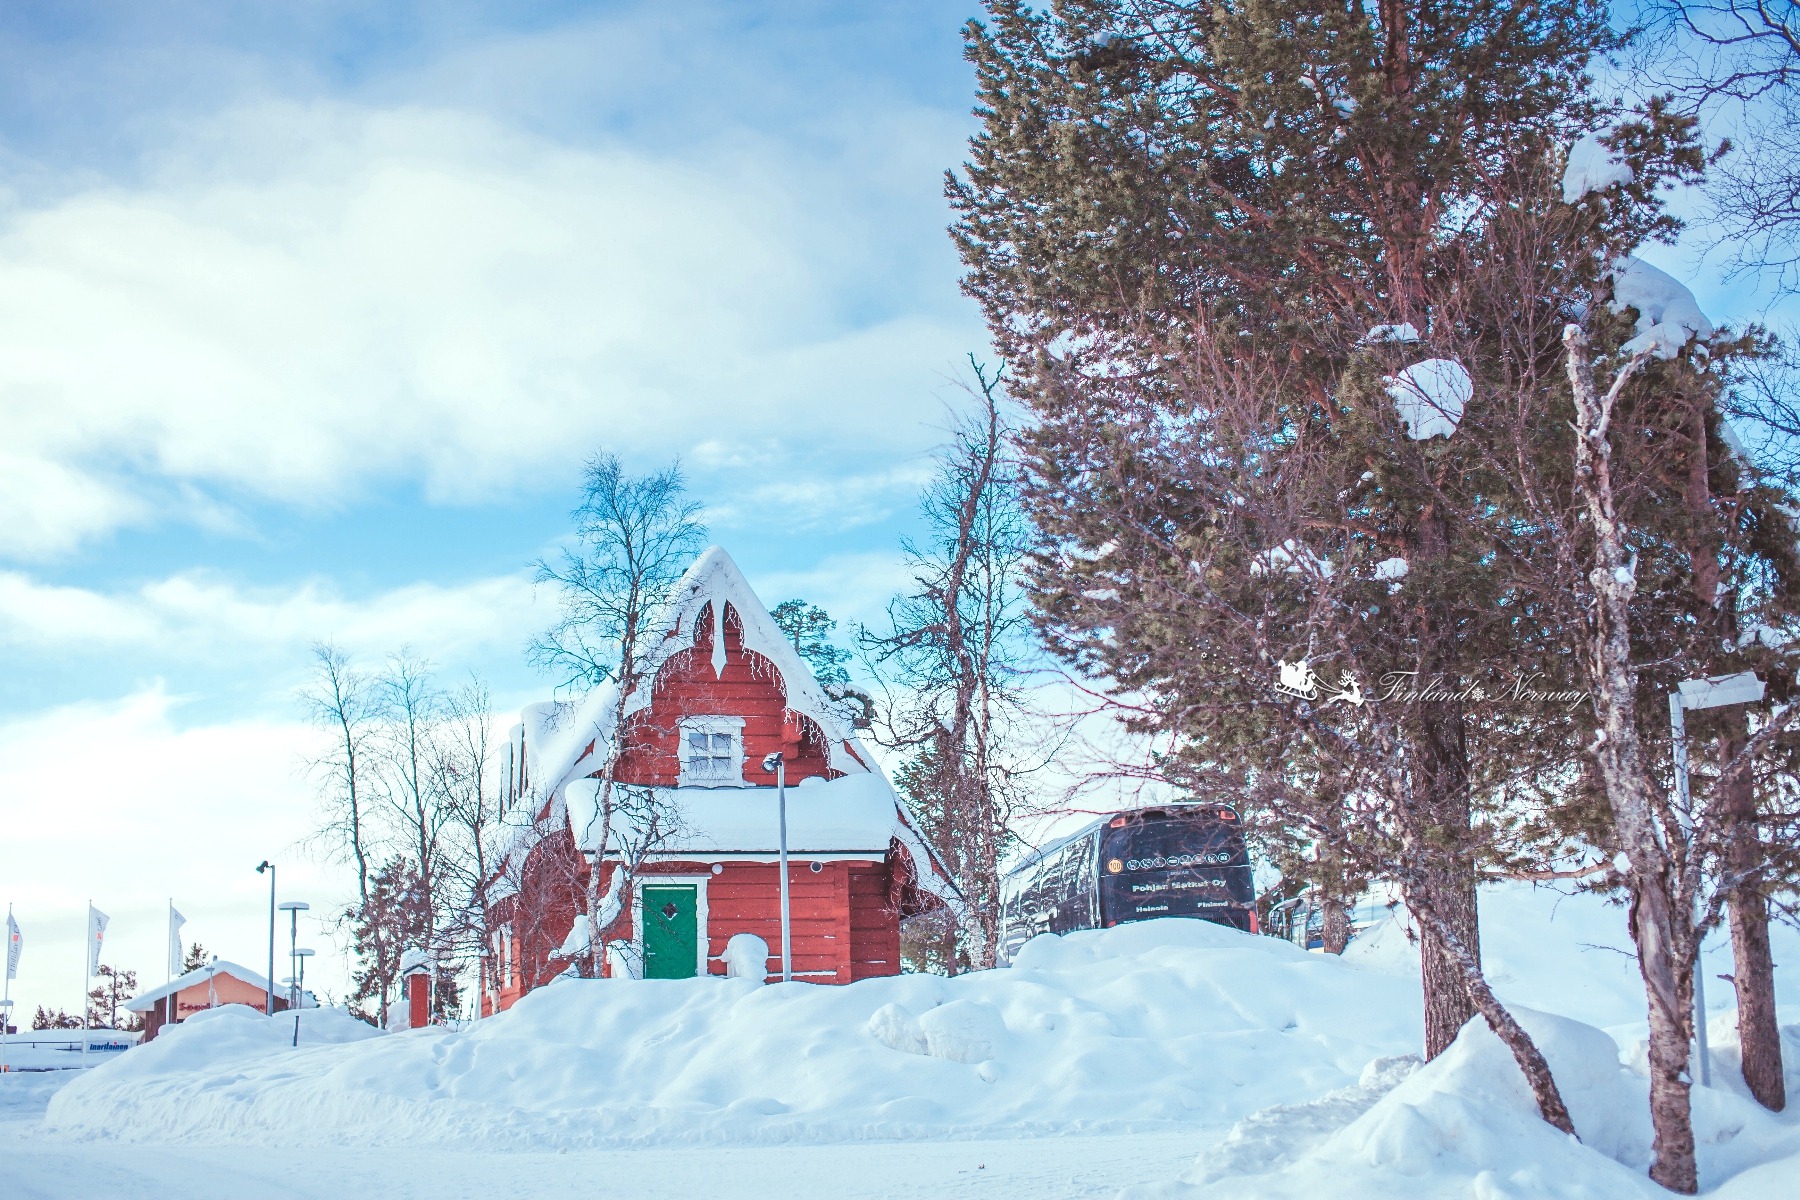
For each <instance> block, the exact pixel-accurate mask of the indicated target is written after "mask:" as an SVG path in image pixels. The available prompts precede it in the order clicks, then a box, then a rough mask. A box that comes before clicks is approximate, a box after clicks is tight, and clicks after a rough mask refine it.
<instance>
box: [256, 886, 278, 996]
mask: <svg viewBox="0 0 1800 1200" xmlns="http://www.w3.org/2000/svg"><path fill="white" fill-rule="evenodd" d="M264 871H267V872H268V873H269V974H268V984H269V999H268V1008H267V1009H265V1010H264V1012H265V1015H267V1016H271V1017H272V1016H274V1015H275V864H274V863H272V862H270V861H269V860H268V859H266V858H265V859H263V860H262V865H261V866H259V867H257V868H256V873H257V874H258V875H261V874H262V873H263V872H264Z"/></svg>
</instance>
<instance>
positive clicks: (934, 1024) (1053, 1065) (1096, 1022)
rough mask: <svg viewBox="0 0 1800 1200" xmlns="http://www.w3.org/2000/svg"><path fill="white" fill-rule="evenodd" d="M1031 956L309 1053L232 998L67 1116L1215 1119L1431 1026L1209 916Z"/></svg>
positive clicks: (595, 1130) (377, 1140)
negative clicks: (941, 971) (956, 971)
mask: <svg viewBox="0 0 1800 1200" xmlns="http://www.w3.org/2000/svg"><path fill="white" fill-rule="evenodd" d="M1017 964H1018V965H1016V966H1014V967H1012V968H1010V969H1004V970H995V971H979V972H973V973H970V974H967V975H961V976H957V977H956V978H953V979H945V978H942V977H939V976H931V975H905V976H899V977H894V978H886V979H871V980H864V981H862V982H860V983H855V984H851V985H849V986H846V987H824V986H818V985H813V984H803V983H792V984H781V983H775V984H770V985H767V986H763V987H757V986H755V985H754V984H753V983H752V982H751V981H748V980H739V979H719V978H708V979H686V980H616V979H615V980H581V979H568V980H563V981H559V982H557V983H553V984H551V985H549V986H547V987H544V988H540V989H539V990H537V991H535V992H533V993H532V994H531V995H529V996H527V997H526V998H525V999H524V1000H522V1001H521V1002H520V1003H518V1004H517V1005H515V1006H514V1007H513V1008H512V1009H510V1010H509V1011H507V1012H506V1013H504V1014H502V1015H500V1016H498V1017H494V1018H491V1019H489V1020H484V1021H479V1022H476V1023H473V1024H471V1025H469V1026H466V1027H464V1028H461V1029H456V1030H449V1029H441V1028H433V1029H420V1030H412V1031H409V1032H406V1033H401V1034H392V1035H388V1036H377V1037H372V1038H369V1039H368V1040H365V1041H361V1042H357V1043H355V1044H346V1045H318V1044H313V1043H311V1042H310V1041H309V1040H308V1039H307V1038H306V1037H305V1036H304V1034H303V1038H302V1044H301V1046H300V1048H299V1049H298V1050H292V1049H289V1048H287V1047H286V1045H285V1044H284V1043H283V1041H282V1030H283V1029H284V1028H285V1029H286V1031H287V1032H288V1033H289V1034H290V1035H291V1031H292V1027H291V1026H289V1025H284V1022H283V1020H282V1018H280V1017H277V1018H275V1019H274V1021H273V1022H271V1021H268V1020H267V1019H265V1018H262V1017H258V1016H255V1015H254V1014H244V1015H240V1014H236V1013H232V1012H231V1011H230V1010H220V1012H222V1013H224V1014H226V1015H223V1016H214V1017H212V1018H211V1019H209V1020H207V1021H205V1022H202V1023H200V1024H198V1025H195V1026H194V1027H192V1028H189V1027H183V1028H182V1029H181V1030H179V1031H177V1033H176V1035H175V1036H173V1037H171V1038H169V1039H167V1040H166V1041H165V1040H164V1039H161V1038H159V1039H157V1040H156V1041H155V1042H153V1043H151V1044H150V1045H148V1046H146V1047H144V1048H142V1049H140V1050H134V1051H131V1052H129V1053H127V1054H124V1055H122V1056H120V1058H119V1060H118V1061H115V1062H112V1063H109V1064H108V1065H107V1066H105V1067H102V1068H100V1069H99V1070H96V1071H93V1072H91V1073H89V1074H88V1075H87V1076H86V1077H84V1078H82V1079H80V1080H78V1081H77V1082H75V1083H73V1084H71V1085H70V1086H69V1087H68V1088H66V1089H64V1090H63V1091H62V1092H61V1093H59V1094H58V1095H57V1096H56V1097H55V1099H54V1100H53V1101H52V1102H51V1104H50V1108H49V1111H48V1114H47V1117H46V1124H47V1126H48V1127H49V1129H51V1130H53V1131H62V1132H65V1133H72V1134H78V1135H79V1134H105V1135H106V1136H109V1137H120V1138H126V1139H138V1140H145V1141H161V1140H165V1139H173V1140H184V1139H185V1140H190V1141H195V1140H197V1141H223V1142H239V1143H253V1144H263V1145H269V1146H281V1145H289V1144H318V1143H322V1142H338V1143H342V1142H355V1143H363V1144H383V1145H392V1144H436V1143H450V1142H460V1143H470V1144H473V1145H476V1146H512V1147H530V1146H569V1147H573V1148H580V1147H595V1146H602V1145H619V1144H633V1143H638V1144H641V1143H653V1142H662V1143H671V1142H673V1143H688V1144H691V1143H695V1142H726V1141H730V1142H736V1143H747V1142H748V1143H755V1142H778V1141H779V1142H792V1141H844V1140H851V1139H865V1138H905V1137H929V1136H958V1135H961V1136H968V1135H973V1134H986V1135H988V1136H996V1135H998V1136H1014V1135H1026V1134H1044V1133H1060V1132H1071V1133H1080V1132H1108V1131H1111V1132H1125V1131H1133V1130H1136V1131H1153V1130H1169V1131H1176V1130H1199V1129H1203V1128H1207V1127H1213V1128H1217V1127H1220V1126H1222V1125H1226V1124H1229V1123H1231V1122H1233V1121H1237V1120H1240V1119H1242V1118H1243V1117H1245V1116H1247V1115H1249V1114H1250V1113H1252V1112H1255V1111H1258V1110H1260V1109H1265V1108H1268V1107H1270V1106H1271V1105H1275V1104H1283V1103H1292V1102H1294V1101H1296V1100H1301V1099H1305V1098H1307V1097H1311V1096H1317V1095H1320V1094H1321V1093H1324V1092H1328V1091H1331V1090H1333V1089H1337V1088H1344V1087H1349V1086H1352V1085H1354V1084H1356V1083H1357V1081H1358V1079H1359V1078H1360V1077H1361V1073H1362V1071H1363V1068H1364V1067H1365V1065H1366V1064H1368V1063H1369V1061H1370V1060H1371V1059H1375V1058H1380V1057H1387V1056H1394V1055H1401V1054H1406V1053H1409V1052H1412V1051H1415V1050H1416V1049H1417V1048H1418V1043H1419V1039H1420V1037H1421V1033H1422V1030H1421V1024H1420V1018H1419V997H1418V992H1417V987H1416V985H1415V984H1413V983H1412V982H1411V981H1408V980H1405V979H1399V978H1394V977H1391V976H1386V975H1382V974H1378V973H1375V972H1369V971H1360V970H1356V969H1354V968H1352V967H1349V966H1346V965H1345V964H1343V963H1342V962H1339V961H1338V960H1336V959H1335V958H1329V957H1327V956H1324V955H1318V954H1307V953H1304V952H1303V951H1301V950H1299V949H1298V948H1296V947H1294V946H1292V945H1289V944H1287V943H1284V942H1281V941H1278V940H1276V939H1274V938H1264V937H1255V936H1252V935H1249V934H1244V933H1239V932H1237V931H1236V930H1232V929H1228V928H1224V927H1221V926H1218V925H1212V924H1209V923H1206V922H1202V921H1184V920H1161V921H1148V922H1142V923H1136V924H1132V925H1128V926H1121V927H1118V928H1115V929H1109V930H1089V931H1084V932H1080V933H1073V934H1069V935H1067V936H1064V937H1060V938H1059V937H1054V936H1043V937H1039V938H1037V939H1035V940H1034V941H1032V942H1031V943H1030V944H1028V945H1027V946H1026V947H1024V949H1023V950H1022V951H1021V952H1020V954H1019V955H1018V958H1017ZM323 1011H329V1010H323ZM313 1017H314V1014H312V1013H308V1014H307V1018H308V1019H309V1020H310V1019H313Z"/></svg>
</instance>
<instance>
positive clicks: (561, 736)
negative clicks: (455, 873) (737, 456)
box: [482, 546, 961, 1013]
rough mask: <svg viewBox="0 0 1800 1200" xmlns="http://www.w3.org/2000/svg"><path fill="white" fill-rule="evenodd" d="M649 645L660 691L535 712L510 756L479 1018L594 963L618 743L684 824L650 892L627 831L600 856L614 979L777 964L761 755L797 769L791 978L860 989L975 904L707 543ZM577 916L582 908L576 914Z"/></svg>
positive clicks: (770, 820) (771, 844)
mask: <svg viewBox="0 0 1800 1200" xmlns="http://www.w3.org/2000/svg"><path fill="white" fill-rule="evenodd" d="M652 629H653V633H652V636H651V637H649V638H647V639H646V644H647V645H648V646H649V647H650V650H649V652H648V666H647V668H646V670H645V672H644V679H645V682H644V683H643V684H642V685H641V686H640V687H638V688H637V689H636V690H635V691H634V692H633V693H632V694H630V695H629V696H627V697H626V698H625V705H624V713H625V716H624V719H623V721H622V722H621V723H620V727H619V729H618V730H614V729H613V728H612V722H613V715H614V713H615V711H617V710H618V707H619V705H618V700H619V693H618V691H617V688H616V686H614V685H606V686H603V687H600V688H597V689H595V691H594V692H592V693H590V694H589V695H588V696H587V697H585V698H584V699H583V700H581V701H579V702H575V703H550V704H538V705H533V706H531V707H529V708H527V709H526V710H525V711H524V713H523V714H522V716H523V720H522V722H521V724H520V725H519V726H517V727H515V728H514V730H513V737H512V744H511V749H510V752H509V755H508V763H507V766H508V775H509V783H508V785H507V789H506V796H507V800H508V811H507V820H508V821H509V822H510V824H511V825H512V830H513V832H512V842H511V846H510V849H509V850H508V852H507V854H506V855H505V865H503V866H502V868H501V869H500V871H499V873H498V875H497V876H496V878H495V880H494V885H493V889H492V891H491V893H490V894H491V895H494V896H497V897H498V899H496V900H494V901H492V908H491V911H490V914H489V921H490V926H489V927H490V928H491V929H494V930H496V933H495V935H494V942H493V945H492V946H491V947H490V948H489V949H490V955H489V958H488V960H487V961H486V963H484V966H483V985H482V990H483V997H482V1009H483V1012H484V1013H491V1012H494V1011H498V1010H501V1009H505V1008H507V1007H509V1006H510V1005H511V1004H512V1003H513V1002H515V1001H516V1000H517V999H518V998H519V997H520V996H522V995H524V994H525V993H526V992H527V991H529V990H531V989H532V988H533V987H536V986H538V985H539V984H541V983H543V982H546V981H547V980H548V979H550V978H553V977H555V976H556V975H558V974H560V973H563V972H564V971H567V970H570V969H572V965H573V964H574V963H575V962H576V961H577V960H578V959H581V958H584V957H585V956H586V949H587V920H586V916H585V910H586V884H587V880H588V876H589V872H590V871H592V870H593V869H595V868H594V863H593V858H594V851H593V847H594V845H595V843H596V842H597V841H598V837H597V833H598V828H599V825H600V821H599V820H598V807H599V805H598V798H599V795H600V792H601V780H600V779H599V778H598V776H599V774H600V772H601V771H602V770H603V768H604V766H605V764H606V762H607V761H608V758H609V756H610V754H611V751H612V748H613V745H614V739H615V737H616V738H617V739H618V743H619V755H618V767H617V771H616V774H615V787H625V788H629V789H633V791H634V792H635V794H636V795H637V796H638V797H639V799H640V802H641V801H644V800H649V801H651V802H653V803H654V805H655V806H657V807H658V808H659V809H660V810H661V812H662V813H663V814H664V816H665V817H671V816H672V817H673V818H674V819H675V821H676V823H677V825H678V826H679V829H678V832H677V833H676V834H674V835H673V836H671V837H670V838H668V839H667V840H666V841H664V842H662V843H661V844H660V846H659V848H658V850H657V852H656V853H654V854H652V855H650V856H649V857H648V858H647V859H646V860H645V865H644V867H643V868H642V870H641V872H640V878H639V881H638V886H637V887H636V888H635V889H632V891H633V892H635V894H623V893H624V892H625V889H622V888H620V887H618V886H616V884H617V883H619V882H622V880H620V879H619V878H618V877H617V874H616V873H617V871H618V866H619V860H618V854H619V849H618V843H619V838H620V835H621V832H623V835H624V836H625V837H626V838H627V839H629V838H631V837H633V836H635V835H637V834H640V833H641V830H640V829H639V828H638V826H637V825H635V824H633V823H632V822H631V820H630V819H629V818H624V817H620V818H615V820H616V821H621V822H622V823H623V824H624V826H625V828H624V829H623V831H621V830H617V829H615V830H614V831H613V833H612V836H611V837H610V838H609V840H608V853H607V855H606V856H605V861H603V862H602V863H600V864H599V868H598V869H599V870H600V871H601V872H602V877H601V885H602V890H603V891H604V892H605V893H606V894H607V900H606V901H604V902H603V905H602V919H603V920H604V919H607V918H609V917H610V918H611V920H610V922H609V924H608V925H607V926H606V928H605V929H604V931H603V938H604V940H605V945H606V953H605V955H604V956H603V959H604V966H603V970H602V973H603V974H606V975H609V976H617V975H624V974H630V975H633V976H647V977H650V978H682V977H686V976H694V975H721V976H722V975H724V974H725V973H726V966H725V963H724V961H723V955H724V953H725V947H726V944H727V943H728V942H729V941H730V939H731V938H732V937H733V936H734V935H737V934H743V933H749V934H754V935H756V936H757V937H760V938H761V939H762V940H763V941H764V942H765V943H766V944H767V946H768V948H769V960H768V961H769V973H770V974H771V975H773V976H777V977H778V976H779V973H780V970H781V929H780V899H779V897H780V878H779V867H778V865H777V864H778V860H779V844H778V843H779V828H780V825H779V813H778V805H777V795H776V787H775V783H776V780H775V776H774V775H773V774H770V773H767V772H764V771H763V769H762V762H763V759H764V757H765V756H766V755H768V754H770V753H772V752H774V751H780V752H781V753H782V755H783V758H784V762H785V765H786V779H787V843H788V859H789V868H788V874H789V880H788V888H789V910H790V926H791V928H792V933H793V973H794V977H795V978H796V979H800V980H804V981H810V982H816V983H849V982H851V981H853V980H856V979H862V978H867V977H869V976H876V975H893V974H898V973H899V970H900V923H901V921H902V920H903V919H904V918H906V917H910V916H915V915H919V914H921V913H925V912H928V911H932V910H936V909H942V908H945V907H949V908H950V909H952V910H956V909H960V907H961V904H960V900H959V898H958V897H957V895H956V892H955V889H954V887H953V886H952V884H951V883H950V881H949V877H948V875H947V874H946V873H945V872H944V871H943V870H942V869H941V868H940V866H939V864H938V863H937V862H936V861H935V859H934V858H933V857H932V855H931V854H930V852H929V849H928V848H927V846H926V844H925V842H924V841H923V839H922V838H921V837H920V836H919V834H918V831H917V828H916V826H915V824H914V822H913V820H912V819H911V817H910V815H909V814H908V812H907V810H906V806H905V805H904V803H902V801H901V800H900V797H899V796H898V795H897V794H896V793H895V791H894V789H893V787H892V785H891V784H890V783H889V782H888V780H887V777H886V776H885V775H884V774H883V773H882V771H881V768H880V767H879V766H878V765H877V764H876V762H875V759H874V757H873V756H872V755H871V754H870V752H869V749H868V747H867V746H866V745H864V744H863V743H862V742H861V740H860V739H859V737H858V735H857V731H856V728H855V724H854V721H853V719H852V716H851V714H850V712H849V711H847V706H846V705H844V704H842V703H840V702H837V701H834V700H832V699H831V698H830V697H828V696H827V695H826V694H825V692H824V690H823V689H822V688H821V687H820V686H819V684H818V681H817V680H816V679H815V678H814V677H813V674H812V671H811V670H810V669H809V668H808V667H807V665H806V663H805V661H804V660H803V659H801V658H800V656H799V654H798V653H797V652H796V651H795V649H794V646H793V645H792V643H790V642H789V641H788V640H787V638H786V636H785V635H784V634H783V633H782V632H781V630H780V628H779V627H778V626H777V625H776V624H775V621H774V618H773V617H771V616H770V615H769V612H768V610H767V609H765V608H764V607H763V605H762V602H761V601H760V600H758V599H757V597H756V594H755V593H754V592H753V591H752V590H751V588H750V585H749V584H748V583H747V582H746V581H745V579H744V577H743V575H742V573H741V572H739V570H738V568H737V564H736V563H734V562H732V560H731V557H730V555H728V554H726V553H725V551H724V550H723V549H721V548H719V547H717V546H715V547H713V548H711V549H709V550H707V551H706V552H705V553H704V554H702V555H701V556H700V558H699V559H698V561H696V562H695V563H694V565H693V566H692V567H691V568H689V570H688V571H687V573H686V574H685V575H684V576H683V577H682V579H681V581H680V583H679V584H677V586H676V587H675V588H674V589H673V590H672V592H671V595H670V599H669V602H668V604H667V605H666V606H665V608H664V611H663V612H662V614H661V616H660V618H659V619H658V621H657V622H656V623H655V624H654V625H653V626H652ZM577 917H580V919H579V920H577Z"/></svg>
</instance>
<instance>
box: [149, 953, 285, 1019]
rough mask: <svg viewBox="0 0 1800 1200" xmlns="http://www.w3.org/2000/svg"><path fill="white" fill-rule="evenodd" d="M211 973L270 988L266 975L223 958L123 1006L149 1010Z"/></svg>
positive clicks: (258, 987) (265, 989) (265, 988)
mask: <svg viewBox="0 0 1800 1200" xmlns="http://www.w3.org/2000/svg"><path fill="white" fill-rule="evenodd" d="M210 975H230V976H232V977H233V978H234V979H240V980H242V981H243V982H245V983H247V984H249V985H250V986H251V987H253V988H257V989H259V990H261V991H265V992H266V991H268V990H269V981H268V979H267V978H266V977H265V976H263V975H261V974H259V973H258V972H256V971H252V970H251V969H250V968H249V967H240V966H238V965H237V964H236V963H234V962H226V961H225V960H224V959H222V958H221V959H220V960H219V961H218V962H216V963H214V964H212V965H211V966H209V967H200V968H198V969H196V970H193V971H189V972H188V973H187V974H186V975H183V976H181V978H179V979H175V980H171V981H170V982H168V983H165V984H163V985H162V986H161V987H159V988H152V989H151V990H149V991H147V992H145V993H144V994H143V995H141V996H133V997H132V998H131V999H129V1000H127V1001H126V1002H125V1004H124V1006H123V1007H124V1008H125V1010H126V1011H128V1012H149V1011H150V1010H151V1009H152V1008H153V1007H155V1005H156V1002H157V1001H158V1000H161V999H162V998H163V997H164V996H171V995H174V994H175V993H176V992H179V991H182V990H184V989H186V988H191V987H193V986H194V985H195V984H197V983H205V982H206V980H207V977H208V976H210Z"/></svg>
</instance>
